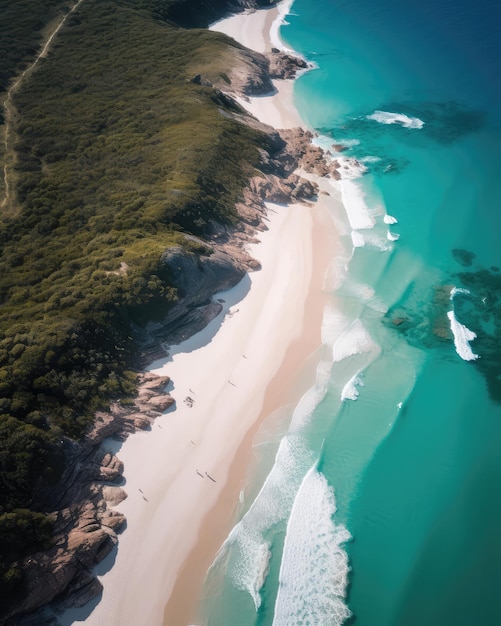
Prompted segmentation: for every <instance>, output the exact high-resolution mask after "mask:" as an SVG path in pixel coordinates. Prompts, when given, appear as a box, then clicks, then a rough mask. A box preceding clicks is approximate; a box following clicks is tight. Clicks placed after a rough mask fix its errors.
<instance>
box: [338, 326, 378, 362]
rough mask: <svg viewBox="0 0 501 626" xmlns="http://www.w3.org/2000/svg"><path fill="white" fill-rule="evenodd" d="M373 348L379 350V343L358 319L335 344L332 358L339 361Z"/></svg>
mask: <svg viewBox="0 0 501 626" xmlns="http://www.w3.org/2000/svg"><path fill="white" fill-rule="evenodd" d="M373 350H378V345H377V344H376V343H375V342H374V341H373V339H372V337H371V336H370V335H369V333H368V332H367V330H366V329H365V327H364V325H363V324H362V322H361V321H360V320H359V319H356V320H355V321H354V322H352V324H351V326H350V327H349V328H348V329H347V330H346V331H345V332H344V333H343V334H342V335H341V337H339V339H338V340H337V341H336V343H335V344H334V347H333V349H332V360H333V361H334V362H339V361H342V360H343V359H347V358H348V357H350V356H353V355H355V354H364V353H366V352H372V351H373Z"/></svg>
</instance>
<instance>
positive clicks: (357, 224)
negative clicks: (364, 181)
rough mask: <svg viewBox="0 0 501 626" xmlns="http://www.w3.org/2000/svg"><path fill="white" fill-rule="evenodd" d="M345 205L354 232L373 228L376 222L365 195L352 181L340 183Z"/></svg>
mask: <svg viewBox="0 0 501 626" xmlns="http://www.w3.org/2000/svg"><path fill="white" fill-rule="evenodd" d="M338 185H339V188H340V189H341V197H342V200H343V205H344V208H345V211H346V214H347V215H348V219H349V221H350V226H351V227H352V229H353V230H362V229H367V228H373V227H374V225H375V223H376V220H375V218H374V216H373V215H372V214H371V211H370V209H369V207H368V206H367V204H366V202H365V194H364V192H363V190H362V188H361V187H360V185H357V184H356V183H355V182H354V181H353V180H351V179H344V180H340V181H338Z"/></svg>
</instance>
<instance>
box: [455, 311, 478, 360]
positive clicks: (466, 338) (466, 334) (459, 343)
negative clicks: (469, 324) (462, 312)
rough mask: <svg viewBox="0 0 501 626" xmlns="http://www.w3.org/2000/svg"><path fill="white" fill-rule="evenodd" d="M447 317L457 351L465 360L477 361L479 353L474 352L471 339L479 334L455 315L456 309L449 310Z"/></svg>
mask: <svg viewBox="0 0 501 626" xmlns="http://www.w3.org/2000/svg"><path fill="white" fill-rule="evenodd" d="M447 317H448V318H449V321H450V324H451V330H452V334H453V335H454V346H455V348H456V352H457V353H458V354H459V356H460V357H461V358H462V359H464V360H465V361H475V360H476V359H478V358H479V356H478V354H475V353H474V352H473V350H472V349H471V348H470V343H469V342H470V341H473V339H475V338H476V336H477V335H476V334H475V333H474V332H473V331H472V330H470V329H469V328H466V326H464V325H463V324H461V323H460V322H458V320H457V319H456V316H455V315H454V311H449V312H448V313H447Z"/></svg>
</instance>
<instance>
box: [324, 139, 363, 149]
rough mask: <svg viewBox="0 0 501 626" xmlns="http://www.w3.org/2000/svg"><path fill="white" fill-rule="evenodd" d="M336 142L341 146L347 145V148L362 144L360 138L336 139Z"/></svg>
mask: <svg viewBox="0 0 501 626" xmlns="http://www.w3.org/2000/svg"><path fill="white" fill-rule="evenodd" d="M331 143H332V142H331ZM336 143H337V144H338V145H340V146H346V147H347V148H354V147H355V146H358V145H360V139H336Z"/></svg>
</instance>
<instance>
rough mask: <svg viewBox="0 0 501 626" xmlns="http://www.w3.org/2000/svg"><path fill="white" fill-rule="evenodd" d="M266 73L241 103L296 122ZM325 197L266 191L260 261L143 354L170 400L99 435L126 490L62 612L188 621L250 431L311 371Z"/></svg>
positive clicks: (273, 16)
mask: <svg viewBox="0 0 501 626" xmlns="http://www.w3.org/2000/svg"><path fill="white" fill-rule="evenodd" d="M280 19H281V17H280V13H279V10H278V9H277V8H274V9H268V10H261V11H256V12H253V13H250V14H245V15H238V16H233V17H230V18H228V19H227V20H223V21H221V22H218V23H217V24H216V25H215V26H214V29H216V30H222V32H226V33H227V34H229V35H231V36H233V37H234V38H235V39H237V40H238V41H239V42H240V43H243V44H244V45H246V46H248V47H250V48H252V49H254V50H257V51H261V52H264V51H268V50H270V49H271V47H272V46H274V45H275V44H276V42H275V40H274V39H273V37H276V35H274V33H276V29H277V26H278V22H277V20H280ZM223 29H224V31H223ZM275 85H276V88H277V89H276V92H275V93H274V94H272V95H270V96H268V97H259V98H250V99H249V101H244V100H242V104H243V105H244V106H246V108H247V109H248V110H249V111H250V112H251V113H252V114H253V115H255V116H256V117H258V118H259V119H260V120H261V121H263V122H266V123H268V124H270V125H272V126H275V127H276V128H291V127H294V126H297V125H298V124H299V123H300V118H299V115H298V114H297V112H296V110H295V108H294V105H293V101H292V90H293V83H292V81H279V82H276V83H275ZM326 202H331V203H332V202H335V199H334V198H333V197H328V196H326V195H324V196H320V197H319V200H318V201H317V202H312V203H306V204H293V205H288V206H281V205H280V206H279V205H273V204H268V215H267V222H266V224H267V227H268V230H266V231H265V232H262V233H258V234H257V238H258V239H259V243H256V244H252V245H249V246H248V250H249V252H250V254H251V255H252V256H253V257H254V258H256V259H257V260H259V261H260V263H261V266H262V269H261V270H259V271H257V272H253V273H251V274H249V275H247V276H246V277H245V278H244V279H243V280H242V281H241V283H239V284H238V285H237V286H236V287H234V288H233V289H231V290H229V291H226V292H221V293H219V294H216V296H215V298H216V299H218V300H219V301H220V302H221V304H222V305H223V311H222V312H221V314H220V315H219V316H218V317H217V318H216V319H215V320H213V321H212V322H211V323H210V324H209V325H208V326H207V327H206V328H205V329H204V330H203V331H201V332H200V333H197V334H196V335H194V336H193V337H191V338H190V339H188V340H187V341H184V342H183V343H182V344H180V345H178V346H172V347H171V348H170V349H169V353H170V354H169V356H168V358H166V359H163V360H160V361H156V362H155V363H153V364H152V365H151V366H150V367H149V368H148V369H149V370H151V371H153V372H155V373H157V374H159V375H167V376H169V377H170V378H171V384H170V386H169V387H168V391H170V393H171V394H172V396H173V397H174V398H175V400H176V406H175V408H174V409H173V410H169V411H168V412H167V413H166V414H165V415H162V416H161V417H159V418H158V419H157V420H156V422H155V423H154V424H153V426H152V429H151V431H150V432H141V433H138V434H135V435H134V436H131V437H129V439H127V441H126V442H124V443H123V444H119V443H116V442H112V443H111V445H112V446H114V449H113V451H114V452H115V453H116V454H117V456H118V457H119V458H120V459H121V460H122V461H123V463H124V478H125V484H124V486H123V487H124V489H125V490H126V492H127V494H128V498H127V499H126V500H125V501H123V502H122V503H121V504H120V505H118V506H117V510H119V511H121V512H122V513H124V515H125V516H126V518H127V527H126V530H125V531H124V532H123V533H122V534H121V536H120V539H119V545H118V551H117V552H116V554H115V553H114V554H112V555H111V556H110V557H108V559H106V560H105V561H104V562H103V563H102V564H101V565H100V566H99V567H98V568H97V574H98V575H99V578H100V580H101V582H102V584H103V587H104V591H103V595H102V599H101V600H100V602H99V603H97V605H96V606H95V608H94V610H92V612H91V613H90V614H89V610H88V608H87V609H85V608H84V609H83V610H72V611H68V612H67V613H66V614H65V620H67V621H65V623H71V621H72V620H73V621H85V623H86V624H88V625H89V626H94V625H95V626H97V625H99V626H114V625H117V626H118V625H120V626H126V625H131V626H132V625H136V624H141V623H143V624H148V625H151V626H153V625H156V624H166V625H167V624H168V625H169V626H185V625H188V624H190V623H194V622H193V621H192V620H193V619H194V618H195V615H196V604H197V600H198V598H199V595H200V593H201V589H202V585H203V582H204V578H205V575H206V572H207V570H208V568H209V567H210V565H211V563H212V561H213V559H214V557H215V555H216V553H217V551H218V549H219V547H220V545H221V544H222V542H223V541H224V539H225V537H226V536H227V534H228V532H229V531H230V530H231V528H232V526H233V525H234V523H235V510H236V506H237V504H238V501H239V494H240V492H241V490H242V488H243V486H244V482H245V476H246V468H247V467H248V464H249V461H250V459H251V455H252V442H253V437H254V435H255V433H256V432H257V430H258V428H259V425H260V424H261V423H262V422H263V421H264V420H265V419H266V417H267V416H269V415H271V414H272V413H273V412H275V411H277V410H278V409H279V408H280V407H284V406H291V407H293V406H294V405H295V404H296V403H297V401H298V400H299V398H300V397H301V395H302V394H303V393H304V392H305V391H306V390H307V389H308V387H309V386H310V385H311V384H312V382H313V381H314V371H315V359H314V358H313V359H311V360H310V366H311V367H310V370H308V372H306V373H305V372H304V367H303V366H304V363H305V361H307V360H308V358H309V357H310V355H312V354H314V353H315V351H316V350H317V349H318V348H319V347H320V345H321V325H322V315H323V310H324V305H325V298H324V293H323V280H324V276H325V274H326V271H327V268H328V265H329V260H330V259H331V258H332V251H333V249H335V246H336V245H337V243H338V242H337V234H336V232H335V229H334V223H333V220H332V218H331V216H330V214H329V211H328V209H327V207H326V206H325V203H326ZM300 372H301V375H300ZM68 620H69V621H68Z"/></svg>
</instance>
